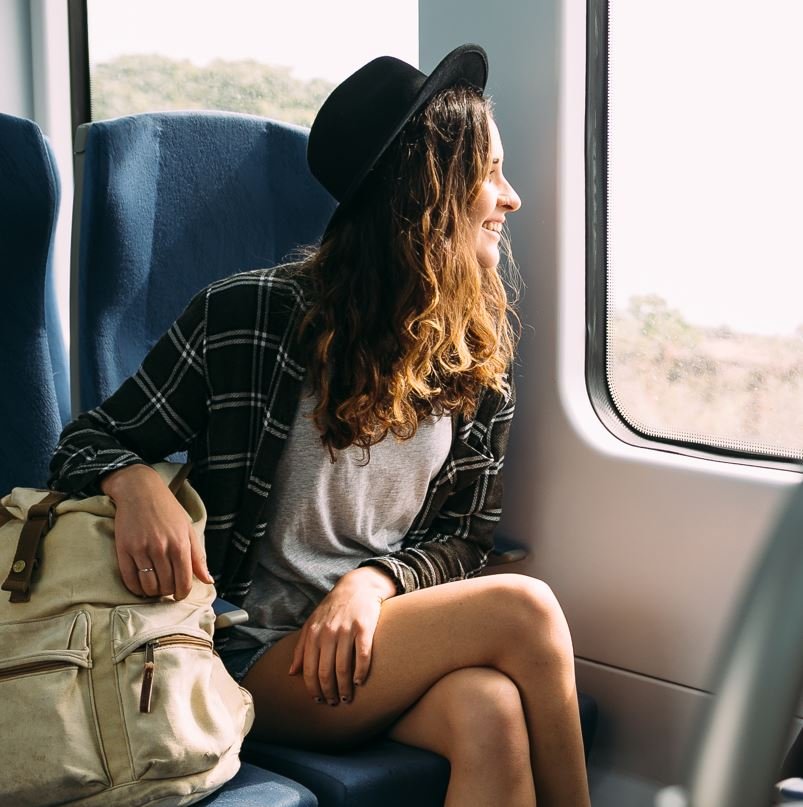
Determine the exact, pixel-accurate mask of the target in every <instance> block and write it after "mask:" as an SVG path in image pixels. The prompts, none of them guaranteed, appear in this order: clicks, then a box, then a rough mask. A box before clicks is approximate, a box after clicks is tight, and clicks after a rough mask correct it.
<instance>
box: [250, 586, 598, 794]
mask: <svg viewBox="0 0 803 807" xmlns="http://www.w3.org/2000/svg"><path fill="white" fill-rule="evenodd" d="M294 644H295V637H294V636H289V637H287V638H286V639H284V640H283V641H281V642H279V643H278V644H277V645H276V646H275V647H273V648H271V650H269V651H268V652H267V653H266V654H265V655H264V656H263V657H262V659H260V661H259V662H258V663H257V664H256V665H255V666H254V668H253V669H252V670H251V672H250V673H249V675H248V676H247V677H246V679H245V682H244V683H245V686H246V687H247V688H248V689H250V690H251V692H252V693H253V695H254V700H255V703H256V723H255V728H254V731H255V734H256V735H257V736H259V737H261V738H263V739H265V740H269V741H273V742H284V743H290V744H296V745H299V746H303V747H318V748H327V747H328V748H332V747H342V746H343V745H344V744H348V743H356V742H360V741H361V740H364V739H367V738H368V737H371V736H373V735H376V734H379V733H381V732H383V731H387V730H388V729H390V727H391V726H392V725H393V723H395V722H396V721H397V720H398V719H399V717H400V716H401V715H402V714H403V713H404V712H406V711H407V710H408V709H409V708H410V707H411V706H412V705H413V704H416V703H417V702H418V701H419V700H420V699H421V698H422V697H423V696H424V694H425V693H426V692H427V691H428V690H430V689H431V688H432V687H433V686H434V685H435V684H436V683H437V682H438V681H440V680H441V679H442V678H443V677H444V676H446V675H448V674H449V673H452V672H454V671H456V670H461V669H464V668H468V667H490V668H492V669H493V670H496V671H498V672H500V673H503V674H504V675H505V676H507V677H508V678H509V679H510V680H511V681H512V682H513V683H514V684H515V685H516V687H517V689H518V692H519V695H520V698H521V704H522V708H523V714H524V719H525V722H526V726H527V733H528V737H529V741H530V757H531V764H532V771H533V778H534V780H535V790H536V793H537V795H538V801H539V804H540V805H544V807H553V806H555V807H557V806H559V805H562V806H564V807H585V805H588V804H589V798H588V789H587V784H586V773H585V763H584V758H583V746H582V737H581V734H580V721H579V715H578V712H577V696H576V690H575V682H574V658H573V653H572V646H571V639H570V636H569V631H568V627H567V625H566V621H565V618H564V617H563V613H562V611H561V610H560V607H559V605H558V603H557V601H556V600H555V597H554V595H553V594H552V592H551V591H550V589H549V587H548V586H547V585H546V584H544V583H542V582H540V581H538V580H534V579H533V578H530V577H526V576H524V575H493V576H490V577H486V578H477V579H473V580H466V581H461V582H455V583H446V584H444V585H441V586H435V587H434V588H429V589H424V590H422V591H416V592H412V593H410V594H405V595H403V596H401V597H394V598H392V599H390V600H388V601H387V602H386V603H385V604H384V605H383V608H382V615H381V617H380V619H379V624H378V626H377V630H376V634H375V636H374V647H373V661H372V665H371V672H370V675H369V676H368V679H367V681H366V682H365V684H364V685H363V686H362V687H360V688H359V689H358V690H357V691H356V693H355V697H354V701H353V702H352V703H350V704H340V705H338V706H336V707H331V706H328V705H325V704H324V705H319V704H316V703H314V701H313V700H312V698H311V697H310V695H309V693H308V692H307V690H306V688H305V686H304V683H303V680H302V678H301V677H300V676H292V677H291V676H289V675H288V674H287V671H288V668H289V666H290V661H291V659H292V654H293V647H294ZM500 803H501V802H500Z"/></svg>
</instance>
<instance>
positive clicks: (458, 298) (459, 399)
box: [301, 84, 515, 460]
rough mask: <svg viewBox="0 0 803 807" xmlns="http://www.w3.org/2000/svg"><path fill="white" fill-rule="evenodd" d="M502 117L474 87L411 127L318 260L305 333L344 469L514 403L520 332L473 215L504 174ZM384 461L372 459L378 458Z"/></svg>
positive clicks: (321, 421)
mask: <svg viewBox="0 0 803 807" xmlns="http://www.w3.org/2000/svg"><path fill="white" fill-rule="evenodd" d="M489 116H490V106H489V102H488V101H487V100H486V99H485V98H483V96H482V94H481V93H480V92H479V91H478V90H477V89H475V88H473V87H471V86H469V85H468V84H458V85H456V86H453V87H450V88H448V89H445V90H442V91H440V92H439V93H437V94H436V95H435V96H433V98H432V99H431V100H430V101H429V102H428V103H427V104H426V105H425V106H424V107H423V108H422V109H421V110H419V111H418V112H417V113H416V114H415V115H414V116H413V117H412V118H411V119H410V121H409V122H408V123H407V124H406V126H405V127H404V129H403V130H402V132H401V133H400V135H399V136H398V137H397V138H396V139H395V140H394V142H393V143H392V144H391V146H390V147H389V148H388V150H387V152H386V153H385V154H383V156H382V158H381V159H380V161H379V163H378V164H377V165H376V166H375V168H374V170H373V171H372V172H371V174H370V175H369V176H368V178H367V179H366V180H365V181H364V183H363V185H362V186H361V188H360V190H359V191H358V192H357V194H356V195H355V197H354V198H353V199H351V200H350V201H349V202H348V203H347V205H346V206H345V207H344V208H341V209H339V210H338V211H337V213H336V214H335V217H334V218H333V220H332V222H331V223H330V226H329V228H328V230H327V233H326V235H325V236H324V239H323V242H322V244H321V246H320V248H319V249H318V250H317V251H316V252H314V253H313V254H312V255H311V256H309V257H308V258H307V259H306V261H305V262H304V266H303V268H302V271H303V273H304V274H305V275H307V276H308V277H309V278H310V280H311V281H312V299H313V304H312V307H311V308H310V309H309V311H308V313H307V315H306V317H305V318H304V320H303V322H302V326H301V333H302V338H303V339H304V342H305V345H306V348H307V356H308V371H309V373H308V376H309V378H310V380H311V383H312V388H313V393H314V394H315V395H316V397H317V399H318V404H317V406H316V407H315V410H314V413H313V418H314V422H315V424H316V426H317V427H318V429H319V431H320V432H321V440H322V442H323V444H324V445H325V446H326V447H327V448H328V449H329V451H330V453H331V455H332V459H333V460H334V459H335V453H334V452H335V450H337V449H343V448H346V447H348V446H351V445H356V446H360V447H362V448H364V449H366V450H369V449H370V446H371V445H374V444H376V443H378V442H379V441H380V440H382V439H384V438H385V437H386V436H387V435H388V433H391V434H393V435H395V437H396V438H398V439H400V440H405V439H409V438H410V437H412V436H413V435H414V434H415V432H416V429H417V428H418V424H419V423H420V422H421V421H422V420H424V419H426V418H428V417H430V416H431V415H433V414H434V415H442V414H444V413H452V414H458V413H460V414H463V415H466V416H470V415H471V414H472V413H473V412H474V410H475V408H476V405H477V401H478V398H479V395H480V392H481V390H482V389H483V388H490V389H493V390H496V391H498V392H500V393H502V394H507V392H508V381H507V371H508V369H509V365H510V363H511V360H512V358H513V351H514V345H515V332H514V329H513V326H512V324H511V321H510V319H511V318H510V316H509V315H510V314H511V309H510V305H509V302H508V297H507V294H506V291H505V286H504V284H503V282H502V279H501V277H500V275H499V272H498V271H497V270H496V269H487V268H486V269H483V268H481V267H480V265H479V262H478V260H477V255H476V229H475V228H474V226H472V222H471V206H472V203H473V202H474V201H475V200H476V198H477V196H478V194H479V191H480V189H481V187H482V183H483V182H484V180H485V178H486V176H487V174H488V172H489V170H490V160H491V155H490V129H489V124H488V121H489ZM369 455H370V452H369Z"/></svg>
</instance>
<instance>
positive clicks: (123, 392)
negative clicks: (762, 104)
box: [50, 266, 514, 603]
mask: <svg viewBox="0 0 803 807" xmlns="http://www.w3.org/2000/svg"><path fill="white" fill-rule="evenodd" d="M308 307H309V303H308V295H307V294H306V293H305V283H304V280H303V278H302V277H300V276H299V275H298V273H297V272H296V271H294V270H293V267H292V266H286V267H277V268H275V269H269V270H259V271H254V272H246V273H242V274H237V275H233V276H231V277H229V278H226V279H224V280H221V281H218V282H216V283H213V284H212V285H211V286H209V287H207V288H206V289H204V290H202V291H201V292H199V293H198V294H197V295H196V296H195V297H194V298H193V300H192V301H191V302H190V304H189V306H188V307H187V308H186V310H185V311H184V313H183V314H182V315H181V316H180V317H179V318H178V320H176V322H175V323H174V324H173V325H172V326H171V328H170V329H169V330H168V332H167V333H166V334H165V335H164V336H163V337H162V338H161V339H160V340H159V341H158V342H157V344H156V345H155V346H154V347H153V348H152V350H151V351H150V352H149V353H148V355H147V357H146V358H145V360H144V361H143V364H142V366H141V367H140V368H139V370H138V371H137V372H136V373H135V374H134V375H133V376H132V377H131V378H129V379H127V380H126V381H125V382H124V383H123V384H122V385H121V386H120V388H119V389H118V390H117V391H116V392H115V393H114V394H113V395H112V396H111V397H109V398H108V399H107V400H106V401H105V402H104V403H103V404H101V405H100V406H98V407H97V408H96V409H93V410H91V411H89V412H85V413H83V414H82V415H80V416H79V417H78V418H76V419H75V420H73V421H72V422H71V423H69V424H68V425H67V426H66V427H65V429H64V431H63V433H62V435H61V438H60V441H59V444H58V446H57V447H56V451H55V454H54V457H53V460H52V462H51V474H52V475H51V479H50V486H51V487H52V488H55V489H57V490H61V491H66V492H69V493H73V494H77V495H88V494H94V493H97V492H99V481H100V479H101V477H102V476H103V475H104V474H108V473H110V472H112V471H115V470H117V469H120V468H123V467H126V466H128V465H132V464H136V463H143V462H144V463H152V462H157V461H159V460H161V459H163V458H164V457H166V456H168V455H170V454H171V453H174V452H176V451H183V450H187V451H188V455H189V459H190V460H191V462H192V471H191V475H190V480H191V482H192V484H193V486H194V487H195V488H196V490H197V491H198V493H199V494H200V495H201V497H202V499H203V500H204V503H205V504H206V508H207V511H208V521H207V527H206V550H207V562H208V564H209V569H210V571H211V572H212V574H213V576H214V578H215V582H216V584H217V586H218V591H219V593H220V595H221V596H223V597H225V598H227V599H229V600H231V601H233V602H235V603H241V602H242V601H243V599H244V597H245V595H246V594H247V592H248V590H249V588H250V585H251V580H252V575H253V571H254V567H255V564H256V557H257V553H256V548H257V544H258V542H259V541H260V540H262V539H263V538H264V536H265V533H266V527H267V523H266V520H265V512H266V507H265V505H266V502H267V499H268V497H269V496H270V492H271V486H272V483H273V479H274V476H275V473H276V467H277V463H278V460H279V457H280V455H281V452H282V449H283V447H284V445H285V439H286V437H287V435H288V434H289V431H290V428H291V425H292V423H293V419H294V416H295V413H296V409H297V407H298V403H299V401H300V398H301V393H302V385H303V381H304V376H305V373H306V370H305V361H304V355H303V349H302V347H301V345H300V344H299V341H298V339H297V332H298V326H299V323H300V321H301V319H302V318H303V315H304V313H305V312H306V311H307V309H308ZM511 384H512V378H511ZM513 409H514V395H513V393H512V392H511V394H510V395H509V396H507V397H505V396H501V395H499V394H497V393H495V392H492V391H485V392H484V393H483V394H482V396H481V398H480V401H479V403H478V407H477V410H476V413H475V415H474V417H473V418H471V419H467V418H455V420H456V424H455V428H454V437H453V441H452V446H451V449H450V453H449V456H448V458H447V460H446V462H445V463H444V465H443V467H442V468H441V469H440V471H439V472H438V474H437V475H436V476H435V478H434V479H433V480H432V482H431V484H430V487H429V490H428V492H427V495H426V499H425V502H424V506H423V508H422V509H421V511H420V512H419V513H418V515H417V516H416V518H415V519H414V521H413V524H412V527H411V528H410V530H409V532H408V533H407V535H405V536H404V540H403V543H402V548H401V549H400V550H399V551H397V552H394V553H391V554H388V555H385V556H381V557H376V558H372V559H369V560H367V561H364V563H363V564H362V565H366V564H368V565H376V566H379V567H381V568H382V569H384V570H385V571H386V572H387V573H388V574H390V575H391V576H392V577H393V579H394V580H395V582H396V587H397V590H398V592H399V593H403V592H407V591H412V590H414V589H417V588H423V587H426V586H431V585H435V584H438V583H443V582H447V581H450V580H459V579H463V578H466V577H470V576H472V575H474V574H476V573H477V572H479V571H480V569H482V567H483V566H484V565H485V562H486V559H487V556H488V553H489V552H490V550H491V548H492V546H493V537H492V533H493V530H494V527H495V525H496V523H497V522H498V521H499V518H500V515H501V503H502V465H503V462H504V452H505V447H506V445H507V439H508V432H509V428H510V421H511V419H512V417H513Z"/></svg>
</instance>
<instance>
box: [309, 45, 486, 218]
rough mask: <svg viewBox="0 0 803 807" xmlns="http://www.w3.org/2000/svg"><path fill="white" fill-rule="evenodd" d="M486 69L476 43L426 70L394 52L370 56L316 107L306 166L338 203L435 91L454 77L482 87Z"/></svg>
mask: <svg viewBox="0 0 803 807" xmlns="http://www.w3.org/2000/svg"><path fill="white" fill-rule="evenodd" d="M487 75H488V62H487V57H486V55H485V51H484V50H483V49H482V48H481V47H480V46H479V45H463V46H461V47H459V48H456V49H455V50H453V51H452V52H451V53H450V54H448V55H447V56H446V57H445V58H444V59H443V60H442V61H441V62H440V64H439V65H438V66H437V67H436V68H435V70H433V71H432V73H431V74H430V75H429V76H426V75H425V74H424V73H422V72H421V71H420V70H418V69H417V68H415V67H413V66H412V65H410V64H408V63H407V62H404V61H402V60H401V59H397V58H395V57H394V56H380V57H378V58H376V59H373V60H372V61H370V62H368V64H366V65H363V66H362V67H361V68H360V69H359V70H357V71H356V72H355V73H353V74H352V75H350V76H349V77H348V78H347V79H345V81H343V82H342V83H341V84H339V85H338V86H337V87H335V89H334V90H333V91H332V93H331V94H330V95H329V97H328V98H327V99H326V101H325V102H324V103H323V106H321V108H320V110H319V111H318V114H317V115H316V117H315V120H314V122H313V124H312V129H311V130H310V136H309V144H308V146H307V160H308V162H309V166H310V170H311V171H312V173H313V175H314V176H315V177H316V178H317V179H318V181H319V182H320V183H321V184H322V185H323V186H324V187H325V188H326V189H327V190H328V191H329V193H331V194H332V196H334V197H335V199H337V200H338V201H339V202H340V203H341V204H342V203H343V202H345V201H347V200H348V199H349V198H351V196H352V195H353V193H354V191H355V190H356V189H357V187H358V186H359V185H360V183H361V182H362V181H363V180H364V179H365V177H366V175H367V174H368V173H369V172H370V170H371V168H373V166H374V165H375V164H376V162H377V160H378V159H379V157H380V156H381V155H382V154H383V153H384V152H385V150H386V149H387V147H388V146H389V145H390V143H391V142H392V141H393V139H394V138H395V137H396V136H397V135H398V134H399V132H400V131H401V129H402V128H403V127H404V125H405V124H406V123H407V121H409V119H410V118H411V117H412V116H413V114H415V112H416V111H417V110H418V109H420V108H421V107H422V106H423V105H424V104H425V103H426V102H427V101H428V100H429V99H430V98H431V97H432V96H433V95H434V94H435V93H436V92H438V91H439V90H441V89H444V88H446V87H449V86H451V85H453V84H456V83H457V82H459V81H466V82H468V83H470V84H473V85H474V86H476V87H477V88H478V89H479V90H480V91H482V90H484V89H485V82H486V80H487Z"/></svg>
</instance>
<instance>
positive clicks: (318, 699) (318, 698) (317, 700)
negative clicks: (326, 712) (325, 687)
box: [313, 695, 323, 703]
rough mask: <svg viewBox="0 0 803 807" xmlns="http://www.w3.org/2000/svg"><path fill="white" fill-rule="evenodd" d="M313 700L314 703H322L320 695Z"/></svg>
mask: <svg viewBox="0 0 803 807" xmlns="http://www.w3.org/2000/svg"><path fill="white" fill-rule="evenodd" d="M313 700H314V701H315V703H323V698H322V697H321V696H320V695H316V696H315V697H314V698H313Z"/></svg>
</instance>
